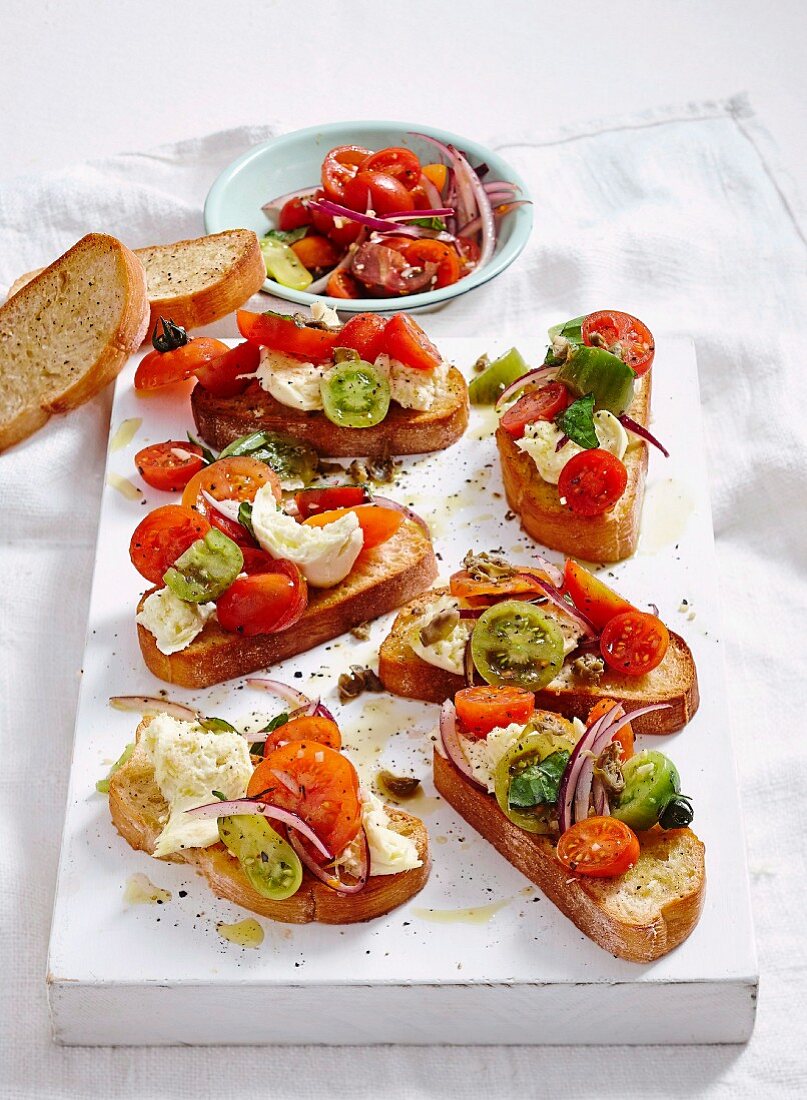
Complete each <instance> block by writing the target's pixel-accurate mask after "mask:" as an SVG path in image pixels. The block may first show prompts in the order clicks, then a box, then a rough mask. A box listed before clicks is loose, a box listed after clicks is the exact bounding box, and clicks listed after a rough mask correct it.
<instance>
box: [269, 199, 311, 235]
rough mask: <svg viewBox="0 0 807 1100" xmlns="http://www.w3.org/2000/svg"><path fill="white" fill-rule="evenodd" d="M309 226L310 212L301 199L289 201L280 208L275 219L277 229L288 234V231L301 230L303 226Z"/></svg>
mask: <svg viewBox="0 0 807 1100" xmlns="http://www.w3.org/2000/svg"><path fill="white" fill-rule="evenodd" d="M310 224H311V211H310V210H309V209H308V207H307V206H306V205H305V203H304V202H303V200H302V199H299V198H298V199H289V200H288V202H284V203H283V206H282V207H281V208H280V215H279V217H278V219H277V227H278V229H282V230H284V232H288V231H289V230H290V229H302V227H303V226H304V225H310Z"/></svg>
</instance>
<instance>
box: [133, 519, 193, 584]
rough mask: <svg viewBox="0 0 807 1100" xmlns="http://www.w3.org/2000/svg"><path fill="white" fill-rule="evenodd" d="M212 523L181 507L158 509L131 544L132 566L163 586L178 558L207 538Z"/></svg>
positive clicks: (142, 524)
mask: <svg viewBox="0 0 807 1100" xmlns="http://www.w3.org/2000/svg"><path fill="white" fill-rule="evenodd" d="M209 530H210V524H209V523H208V522H207V520H206V519H205V518H204V516H200V515H199V513H198V512H194V511H193V509H192V508H184V507H182V506H180V505H179V504H166V505H165V506H164V507H162V508H155V509H154V511H153V512H150V513H149V514H148V515H147V516H146V517H145V519H142V520H141V521H140V523H138V525H137V527H136V528H135V531H134V534H133V535H132V540H131V542H130V543H129V557H130V558H131V559H132V565H133V566H134V567H135V569H136V570H137V571H138V573H139V574H140V575H141V577H145V578H146V580H147V581H151V583H152V584H162V579H163V577H164V575H165V573H166V571H167V570H168V569H170V568H171V566H172V565H173V564H174V562H175V561H176V560H177V558H179V557H181V556H182V554H184V553H185V551H186V550H187V549H188V547H189V546H190V545H191V544H192V543H194V542H196V540H197V539H203V538H204V537H205V535H206V534H207V532H208V531H209Z"/></svg>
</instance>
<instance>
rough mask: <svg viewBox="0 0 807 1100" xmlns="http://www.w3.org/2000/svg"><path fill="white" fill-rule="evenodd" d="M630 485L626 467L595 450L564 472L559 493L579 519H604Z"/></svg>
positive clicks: (574, 460)
mask: <svg viewBox="0 0 807 1100" xmlns="http://www.w3.org/2000/svg"><path fill="white" fill-rule="evenodd" d="M627 484H628V471H627V470H626V469H625V465H624V463H622V462H620V460H619V459H618V458H617V457H616V455H612V454H611V453H610V451H603V450H602V449H601V448H600V447H595V448H593V449H592V450H590V451H580V452H579V453H578V454H576V455H575V456H574V458H570V459H569V461H568V462H567V463H566V465H565V466H564V467H563V469H562V470H561V472H560V477H559V478H558V492H559V494H560V499H561V502H562V503H565V504H566V507H567V508H568V509H569V510H570V511H572V512H574V513H575V515H578V516H601V515H602V513H603V512H607V511H608V509H609V508H611V507H612V506H613V505H614V504H616V502H617V501H618V500H619V498H620V497H621V496H622V494H623V493H624V492H625V487H626V485H627Z"/></svg>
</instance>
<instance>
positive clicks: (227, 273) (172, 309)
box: [8, 229, 266, 332]
mask: <svg viewBox="0 0 807 1100" xmlns="http://www.w3.org/2000/svg"><path fill="white" fill-rule="evenodd" d="M135 255H136V256H137V258H138V259H139V260H140V262H141V264H142V265H143V267H144V268H145V271H146V282H147V284H148V296H149V303H150V307H151V319H150V322H149V327H148V331H149V332H151V331H153V329H154V326H155V324H156V323H157V321H158V320H159V318H160V317H167V318H169V319H170V320H172V321H174V323H175V324H177V325H181V326H182V328H186V329H191V328H200V327H201V326H202V325H209V324H211V323H212V322H213V321H218V320H219V318H221V317H226V316H227V315H228V314H229V313H232V312H233V310H236V309H238V308H239V306H242V305H243V304H244V302H246V300H247V299H248V298H250V297H251V296H252V295H253V294H256V293H257V292H258V291H259V290H260V289H261V287H262V286H263V281H264V279H265V278H266V267H265V266H264V262H263V257H262V255H261V247H260V244H259V243H258V238H257V237H256V236H255V234H254V233H253V232H252V230H251V229H228V230H227V231H226V232H224V233H214V234H212V235H211V236H208V237H196V238H194V239H193V240H189V241H176V242H175V243H174V244H156V245H151V246H150V247H148V248H136V249H135ZM42 270H43V269H42V268H40V269H39V271H29V272H28V274H27V275H21V276H20V278H19V279H17V280H16V282H14V283H12V285H11V289H10V290H9V292H8V297H9V299H10V298H11V297H13V295H15V294H16V293H17V292H18V291H19V290H21V289H22V287H23V286H25V285H26V283H28V282H30V281H31V279H33V278H35V277H36V276H37V275H38V274H39V272H40V271H42Z"/></svg>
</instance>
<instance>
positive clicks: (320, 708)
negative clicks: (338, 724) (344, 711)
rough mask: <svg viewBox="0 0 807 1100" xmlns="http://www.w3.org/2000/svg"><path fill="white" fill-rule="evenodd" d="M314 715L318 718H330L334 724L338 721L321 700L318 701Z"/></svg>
mask: <svg viewBox="0 0 807 1100" xmlns="http://www.w3.org/2000/svg"><path fill="white" fill-rule="evenodd" d="M314 714H315V715H316V717H317V718H329V719H330V720H331V721H332V722H335V721H336V719H335V718H334V716H333V714H331V712H330V711H329V710H328V708H327V707H326V706H325V704H324V703H322V702H320V700H319V699H317V705H316V707H315V708H314Z"/></svg>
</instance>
